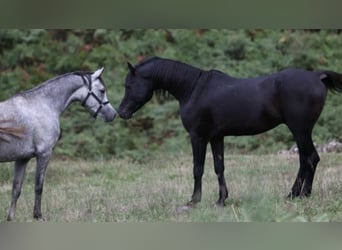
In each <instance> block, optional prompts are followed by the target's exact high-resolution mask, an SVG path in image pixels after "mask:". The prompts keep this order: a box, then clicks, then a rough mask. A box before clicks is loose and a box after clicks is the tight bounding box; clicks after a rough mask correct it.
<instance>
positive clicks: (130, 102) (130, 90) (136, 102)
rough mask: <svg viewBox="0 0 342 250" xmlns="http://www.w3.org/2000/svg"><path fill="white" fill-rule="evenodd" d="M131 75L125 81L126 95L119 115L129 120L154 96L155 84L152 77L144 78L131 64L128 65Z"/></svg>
mask: <svg viewBox="0 0 342 250" xmlns="http://www.w3.org/2000/svg"><path fill="white" fill-rule="evenodd" d="M127 65H128V69H129V73H128V74H127V76H126V81H125V95H124V98H123V99H122V101H121V103H120V106H119V109H118V113H119V115H120V117H121V118H123V119H129V118H131V117H132V115H133V114H134V113H135V112H136V111H137V110H138V109H140V108H141V107H142V106H143V105H144V104H145V103H146V102H148V101H149V100H151V98H152V95H153V82H152V79H151V77H148V76H144V75H143V74H141V73H139V72H138V70H136V68H135V67H134V66H132V65H131V64H130V63H128V64H127Z"/></svg>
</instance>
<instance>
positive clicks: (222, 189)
mask: <svg viewBox="0 0 342 250" xmlns="http://www.w3.org/2000/svg"><path fill="white" fill-rule="evenodd" d="M210 145H211V150H212V153H213V158H214V167H215V173H216V175H217V179H218V184H219V199H218V200H217V202H216V204H217V205H219V206H224V201H225V200H226V199H227V197H228V189H227V185H226V180H225V178H224V155H223V137H220V138H216V139H213V140H211V141H210Z"/></svg>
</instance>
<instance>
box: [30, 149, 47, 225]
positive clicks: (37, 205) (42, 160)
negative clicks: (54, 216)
mask: <svg viewBox="0 0 342 250" xmlns="http://www.w3.org/2000/svg"><path fill="white" fill-rule="evenodd" d="M50 157H51V152H49V153H45V154H42V155H39V156H37V167H36V176H35V189H34V191H35V198H34V209H33V218H35V219H36V220H43V216H42V211H41V200H42V193H43V185H44V178H45V171H46V168H47V166H48V164H49V160H50Z"/></svg>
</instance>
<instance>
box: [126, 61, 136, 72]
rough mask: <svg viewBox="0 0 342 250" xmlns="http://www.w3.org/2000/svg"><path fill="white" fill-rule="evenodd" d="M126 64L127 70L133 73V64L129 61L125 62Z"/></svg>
mask: <svg viewBox="0 0 342 250" xmlns="http://www.w3.org/2000/svg"><path fill="white" fill-rule="evenodd" d="M127 66H128V69H129V71H131V73H132V74H133V75H134V74H135V68H134V66H133V65H132V64H131V63H129V62H127Z"/></svg>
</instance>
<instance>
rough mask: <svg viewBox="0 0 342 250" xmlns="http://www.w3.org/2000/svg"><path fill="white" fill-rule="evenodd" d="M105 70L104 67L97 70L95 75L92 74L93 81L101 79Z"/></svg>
mask: <svg viewBox="0 0 342 250" xmlns="http://www.w3.org/2000/svg"><path fill="white" fill-rule="evenodd" d="M103 70H104V67H102V68H100V69H98V70H96V71H95V72H94V73H93V74H91V80H92V81H94V80H96V79H97V78H99V77H100V76H101V74H102V72H103Z"/></svg>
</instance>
